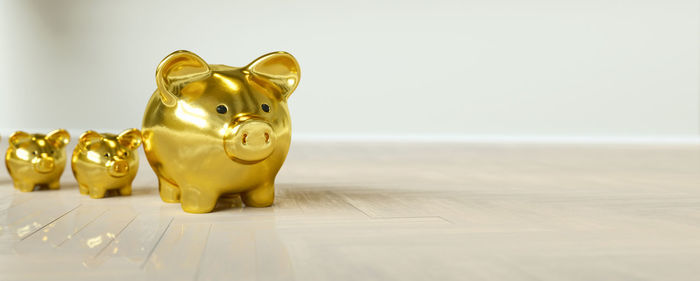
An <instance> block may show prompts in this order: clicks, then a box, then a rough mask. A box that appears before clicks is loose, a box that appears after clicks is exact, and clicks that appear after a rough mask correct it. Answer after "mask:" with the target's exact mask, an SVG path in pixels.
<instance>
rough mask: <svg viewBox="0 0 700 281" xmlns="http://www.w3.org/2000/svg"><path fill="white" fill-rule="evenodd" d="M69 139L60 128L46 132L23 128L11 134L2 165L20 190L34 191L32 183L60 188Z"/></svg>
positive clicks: (50, 187)
mask: <svg viewBox="0 0 700 281" xmlns="http://www.w3.org/2000/svg"><path fill="white" fill-rule="evenodd" d="M68 142H70V134H68V132H67V131H66V130H63V129H59V130H55V131H53V132H51V133H49V134H48V135H42V134H28V133H25V132H22V131H18V132H15V133H14V134H12V136H10V146H9V147H8V148H7V153H6V154H5V166H6V167H7V171H8V172H9V173H10V176H11V177H12V181H13V182H14V185H15V188H16V189H19V190H20V191H23V192H29V191H33V190H34V187H35V186H40V187H48V188H49V189H58V188H60V183H59V181H60V179H61V174H63V169H64V168H65V167H66V152H65V147H66V145H67V144H68Z"/></svg>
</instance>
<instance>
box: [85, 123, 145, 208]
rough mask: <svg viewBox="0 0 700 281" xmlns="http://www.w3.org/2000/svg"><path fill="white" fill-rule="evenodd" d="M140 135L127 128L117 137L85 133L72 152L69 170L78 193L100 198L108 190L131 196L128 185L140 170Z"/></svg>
mask: <svg viewBox="0 0 700 281" xmlns="http://www.w3.org/2000/svg"><path fill="white" fill-rule="evenodd" d="M140 145H141V132H140V131H139V130H138V129H129V130H126V131H124V132H122V133H121V134H119V135H114V134H100V133H97V132H95V131H87V132H85V133H83V134H82V135H81V136H80V140H79V143H78V145H77V146H76V147H75V149H74V150H73V157H72V158H71V167H72V168H73V175H74V176H75V179H76V180H77V181H78V184H79V185H80V193H82V194H89V195H90V197H92V198H102V197H104V196H105V193H106V192H107V191H108V190H118V191H119V194H121V195H131V182H132V181H134V178H135V177H136V172H137V171H138V169H139V156H138V148H139V146H140Z"/></svg>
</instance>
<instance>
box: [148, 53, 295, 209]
mask: <svg viewBox="0 0 700 281" xmlns="http://www.w3.org/2000/svg"><path fill="white" fill-rule="evenodd" d="M299 77H300V72H299V65H298V63H297V61H296V59H294V57H293V56H291V55H290V54H288V53H285V52H276V53H270V54H267V55H264V56H262V57H260V58H258V59H256V60H255V61H253V62H252V63H250V64H249V65H247V66H244V67H230V66H226V65H210V64H207V63H206V62H205V61H204V60H202V58H200V57H199V56H197V55H195V54H194V53H191V52H188V51H177V52H174V53H172V54H170V55H168V56H167V57H166V58H165V59H163V61H162V62H161V63H160V65H159V66H158V68H157V70H156V84H157V85H158V88H157V89H156V91H155V92H154V93H153V96H152V97H151V99H150V101H149V102H148V105H147V107H146V112H145V114H144V119H143V128H142V132H143V142H144V150H145V151H146V157H147V158H148V162H149V163H150V165H151V168H153V170H154V171H155V173H156V175H157V176H158V181H159V191H160V196H161V199H163V201H165V202H181V204H182V209H183V210H185V211H186V212H191V213H206V212H210V211H211V210H212V209H213V208H214V206H215V205H216V201H217V199H218V198H219V197H220V196H221V195H224V194H240V196H241V199H242V200H243V202H244V203H245V204H246V205H247V206H254V207H266V206H270V205H271V204H272V203H273V201H274V193H275V192H274V182H275V176H276V175H277V172H278V171H279V169H280V167H281V166H282V163H283V162H284V160H285V158H286V156H287V151H288V150H289V145H290V141H291V121H290V117H289V110H288V109H287V99H289V96H290V95H291V94H292V92H294V90H295V89H296V87H297V85H298V83H299Z"/></svg>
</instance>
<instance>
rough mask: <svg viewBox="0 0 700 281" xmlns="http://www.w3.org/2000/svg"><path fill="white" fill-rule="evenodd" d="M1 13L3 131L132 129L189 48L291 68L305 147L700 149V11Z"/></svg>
mask: <svg viewBox="0 0 700 281" xmlns="http://www.w3.org/2000/svg"><path fill="white" fill-rule="evenodd" d="M0 5H2V6H1V8H2V9H1V10H2V13H3V14H1V15H0V16H2V19H1V20H0V24H1V25H2V27H0V28H2V30H1V32H2V42H1V44H2V49H0V50H2V51H3V52H2V57H1V58H0V59H1V61H2V63H1V69H0V128H1V129H2V132H3V133H7V132H9V131H11V130H15V129H25V130H30V131H31V130H33V129H34V130H39V129H42V128H56V127H66V128H70V129H75V130H82V129H87V128H93V129H103V130H104V129H109V130H121V129H123V128H127V127H139V126H140V121H141V115H142V113H143V108H144V106H145V104H146V101H147V99H148V97H149V96H150V95H151V93H152V91H153V89H154V87H155V83H154V72H155V67H156V65H157V64H158V62H159V61H160V60H161V59H162V58H163V57H164V56H166V55H167V54H168V53H170V52H172V51H174V50H177V49H188V50H191V51H194V52H196V53H198V54H199V55H200V56H202V57H203V58H204V59H205V60H207V61H208V62H210V63H220V64H228V65H234V66H240V65H244V64H246V63H248V62H249V61H250V60H252V59H254V58H256V57H257V56H259V55H261V54H263V53H266V52H269V51H274V50H285V51H289V52H291V53H292V54H294V55H295V56H296V57H297V58H298V60H299V61H300V64H301V67H302V81H301V85H300V86H299V88H298V90H297V91H296V93H295V94H294V95H293V96H292V99H291V101H290V107H291V110H292V119H293V122H294V131H295V134H296V136H299V137H307V138H313V137H322V136H325V137H328V136H330V137H334V136H335V137H339V136H356V137H358V136H359V137H382V136H418V137H423V138H433V137H445V136H452V137H466V138H469V137H473V138H482V137H483V138H499V137H506V138H508V137H513V138H549V137H553V138H569V137H572V138H575V137H582V138H629V139H634V138H661V139H665V138H674V139H676V138H677V139H698V138H699V137H700V89H699V87H700V70H699V68H700V1H698V0H672V1H662V0H629V1H623V0H572V1H555V0H532V1H519V0H464V1H442V0H431V1H398V0H397V1H376V0H366V1H365V0H360V1H358V0H354V1H322V0H307V1H92V0H86V1H20V0H17V1H4V2H2V4H0ZM74 133H79V132H77V131H76V132H74Z"/></svg>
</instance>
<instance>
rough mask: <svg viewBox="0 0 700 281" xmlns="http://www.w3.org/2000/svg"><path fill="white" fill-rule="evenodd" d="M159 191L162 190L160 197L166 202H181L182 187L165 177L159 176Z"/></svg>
mask: <svg viewBox="0 0 700 281" xmlns="http://www.w3.org/2000/svg"><path fill="white" fill-rule="evenodd" d="M158 191H160V199H162V200H163V201H164V202H168V203H177V202H180V188H179V187H178V186H177V185H175V184H173V183H171V182H169V181H168V180H166V179H164V178H161V177H158Z"/></svg>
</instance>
